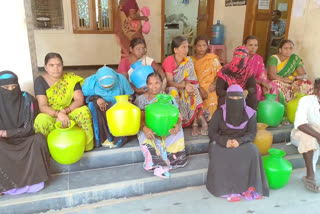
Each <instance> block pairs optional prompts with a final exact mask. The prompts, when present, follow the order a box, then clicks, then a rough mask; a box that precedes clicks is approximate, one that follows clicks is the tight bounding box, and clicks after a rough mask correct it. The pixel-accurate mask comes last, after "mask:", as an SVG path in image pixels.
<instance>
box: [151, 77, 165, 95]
mask: <svg viewBox="0 0 320 214" xmlns="http://www.w3.org/2000/svg"><path fill="white" fill-rule="evenodd" d="M147 85H148V92H149V93H151V94H153V95H156V94H159V93H160V92H161V85H162V82H161V80H160V79H159V78H158V77H155V76H152V77H150V78H149V80H148V84H147Z"/></svg>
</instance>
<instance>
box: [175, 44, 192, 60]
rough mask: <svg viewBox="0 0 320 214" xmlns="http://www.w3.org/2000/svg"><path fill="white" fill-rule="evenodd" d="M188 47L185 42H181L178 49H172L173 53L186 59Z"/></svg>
mask: <svg viewBox="0 0 320 214" xmlns="http://www.w3.org/2000/svg"><path fill="white" fill-rule="evenodd" d="M188 45H189V44H188V42H187V41H183V42H182V43H181V45H180V46H179V47H178V48H175V49H174V53H175V54H176V55H178V56H180V57H182V58H184V57H186V56H187V55H188V51H189V47H188Z"/></svg>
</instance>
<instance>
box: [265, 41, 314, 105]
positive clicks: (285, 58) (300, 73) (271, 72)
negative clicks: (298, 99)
mask: <svg viewBox="0 0 320 214" xmlns="http://www.w3.org/2000/svg"><path fill="white" fill-rule="evenodd" d="M293 47H294V44H293V42H292V41H291V40H283V41H282V42H281V43H280V46H279V53H278V54H275V55H272V56H271V57H270V58H269V60H268V64H267V65H268V77H269V79H270V80H272V82H274V83H275V84H276V85H277V87H278V90H279V101H280V102H281V103H283V104H285V103H286V102H289V101H290V100H292V99H293V98H294V95H295V93H303V94H309V95H311V94H313V86H312V83H311V81H309V80H307V73H306V71H305V69H304V65H303V62H302V59H301V58H300V57H299V56H298V55H296V54H294V53H293Z"/></svg>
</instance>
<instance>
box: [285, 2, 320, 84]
mask: <svg viewBox="0 0 320 214" xmlns="http://www.w3.org/2000/svg"><path fill="white" fill-rule="evenodd" d="M295 2H297V1H294V3H293V10H295V8H296V7H297V6H298V5H295ZM319 20H320V5H317V4H316V3H315V1H314V0H307V3H306V5H305V9H304V14H303V16H301V17H295V16H294V13H293V15H292V16H291V21H290V29H289V39H291V40H292V41H293V42H294V43H295V52H296V53H297V54H298V55H299V56H300V57H301V58H302V59H303V61H304V64H305V68H306V71H307V73H308V77H309V79H311V80H312V81H313V80H314V79H315V78H319V77H320V61H319V60H318V59H320V26H319Z"/></svg>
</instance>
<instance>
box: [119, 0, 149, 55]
mask: <svg viewBox="0 0 320 214" xmlns="http://www.w3.org/2000/svg"><path fill="white" fill-rule="evenodd" d="M117 16H118V17H117V19H116V23H115V32H116V37H117V39H118V42H119V43H120V46H121V58H124V57H128V56H129V45H130V41H131V40H132V39H133V38H143V35H142V26H141V20H144V21H148V20H149V19H148V17H146V16H140V15H139V6H138V4H137V2H136V0H120V1H119V8H118V11H117Z"/></svg>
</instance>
